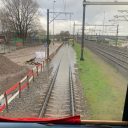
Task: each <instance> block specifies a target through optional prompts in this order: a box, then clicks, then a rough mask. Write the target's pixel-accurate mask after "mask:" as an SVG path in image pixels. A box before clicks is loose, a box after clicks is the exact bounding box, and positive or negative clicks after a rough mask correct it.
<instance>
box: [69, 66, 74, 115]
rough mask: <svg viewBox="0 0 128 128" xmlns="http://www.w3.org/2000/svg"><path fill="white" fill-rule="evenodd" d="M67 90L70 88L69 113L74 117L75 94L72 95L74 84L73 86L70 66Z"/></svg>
mask: <svg viewBox="0 0 128 128" xmlns="http://www.w3.org/2000/svg"><path fill="white" fill-rule="evenodd" d="M69 88H70V103H71V104H70V111H71V116H75V94H74V84H73V77H72V71H71V66H69Z"/></svg>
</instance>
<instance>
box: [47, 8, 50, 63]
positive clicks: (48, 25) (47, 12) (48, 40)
mask: <svg viewBox="0 0 128 128" xmlns="http://www.w3.org/2000/svg"><path fill="white" fill-rule="evenodd" d="M49 43H50V42H49V9H47V61H48V60H49Z"/></svg>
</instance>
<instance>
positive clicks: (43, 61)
mask: <svg viewBox="0 0 128 128" xmlns="http://www.w3.org/2000/svg"><path fill="white" fill-rule="evenodd" d="M43 69H44V61H43Z"/></svg>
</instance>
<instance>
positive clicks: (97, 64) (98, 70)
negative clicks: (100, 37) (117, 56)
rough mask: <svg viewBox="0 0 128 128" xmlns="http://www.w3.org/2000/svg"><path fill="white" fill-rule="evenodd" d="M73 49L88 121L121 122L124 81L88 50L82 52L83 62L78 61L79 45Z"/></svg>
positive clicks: (124, 89) (110, 67)
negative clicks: (82, 88) (86, 105)
mask: <svg viewBox="0 0 128 128" xmlns="http://www.w3.org/2000/svg"><path fill="white" fill-rule="evenodd" d="M74 49H75V51H76V54H77V66H78V69H79V77H80V81H81V84H82V86H83V87H84V95H85V97H86V100H87V104H88V108H87V109H88V111H89V115H90V117H89V119H101V120H103V119H105V120H121V119H122V112H123V104H124V97H125V91H126V85H125V84H126V80H125V79H124V78H123V77H122V76H121V75H120V74H118V73H117V71H116V70H115V69H114V68H113V67H112V66H110V65H108V64H107V63H105V62H104V61H103V60H102V59H101V58H99V57H98V56H96V55H94V54H93V53H92V52H91V51H90V50H89V49H85V51H84V56H85V61H80V59H79V57H80V45H79V44H75V47H74Z"/></svg>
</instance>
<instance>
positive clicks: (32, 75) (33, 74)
mask: <svg viewBox="0 0 128 128" xmlns="http://www.w3.org/2000/svg"><path fill="white" fill-rule="evenodd" d="M32 76H33V82H34V80H35V78H34V71H33V69H32Z"/></svg>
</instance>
